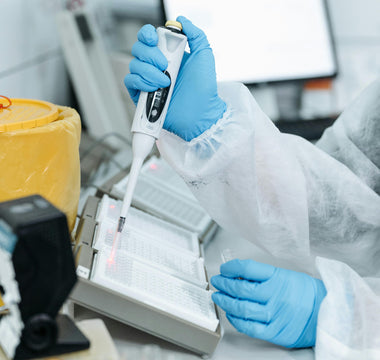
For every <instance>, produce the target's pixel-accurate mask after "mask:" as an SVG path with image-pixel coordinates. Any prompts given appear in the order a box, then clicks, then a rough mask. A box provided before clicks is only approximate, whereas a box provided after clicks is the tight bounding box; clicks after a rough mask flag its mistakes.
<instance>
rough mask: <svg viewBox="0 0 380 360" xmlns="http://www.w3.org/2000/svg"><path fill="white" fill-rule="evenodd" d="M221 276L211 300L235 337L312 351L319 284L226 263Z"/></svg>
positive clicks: (321, 292)
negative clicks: (237, 334)
mask: <svg viewBox="0 0 380 360" xmlns="http://www.w3.org/2000/svg"><path fill="white" fill-rule="evenodd" d="M220 272H221V275H217V276H213V277H212V278H211V283H212V285H213V286H214V287H215V288H216V289H218V290H219V291H220V292H216V293H214V294H213V295H212V299H213V301H214V302H215V304H217V305H218V306H220V307H221V308H222V309H223V310H224V311H225V312H226V316H227V318H228V320H229V321H230V323H231V324H232V325H233V326H234V327H235V328H236V329H237V330H238V331H240V332H242V333H245V334H247V335H249V336H251V337H255V338H259V339H263V340H266V341H270V342H272V343H274V344H277V345H282V346H286V347H289V348H301V347H310V346H314V345H315V339H316V328H317V319H318V311H319V307H320V304H321V302H322V300H323V298H324V297H325V296H326V289H325V287H324V285H323V282H322V281H321V280H318V279H315V278H313V277H311V276H309V275H307V274H303V273H299V272H296V271H291V270H285V269H280V268H276V267H274V266H271V265H267V264H262V263H258V262H256V261H253V260H238V259H235V260H232V261H229V262H227V263H225V264H222V265H221V267H220Z"/></svg>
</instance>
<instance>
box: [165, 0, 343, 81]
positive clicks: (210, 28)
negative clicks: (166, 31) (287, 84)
mask: <svg viewBox="0 0 380 360" xmlns="http://www.w3.org/2000/svg"><path fill="white" fill-rule="evenodd" d="M162 6H163V11H164V15H165V17H166V19H167V20H175V19H176V17H177V16H178V15H184V16H186V17H187V18H189V19H190V20H191V21H192V22H193V23H194V24H195V25H196V26H198V27H200V28H201V29H202V30H204V32H205V33H206V35H207V37H208V39H209V42H210V45H211V47H212V49H213V52H214V55H215V61H216V73H217V79H218V80H219V81H241V82H244V83H246V84H255V83H265V82H277V81H288V80H301V79H316V78H325V77H333V76H335V75H336V73H337V61H336V56H335V51H334V44H333V40H332V34H331V29H330V23H329V17H328V11H327V5H326V3H325V0H234V1H231V0H191V1H189V0H162Z"/></svg>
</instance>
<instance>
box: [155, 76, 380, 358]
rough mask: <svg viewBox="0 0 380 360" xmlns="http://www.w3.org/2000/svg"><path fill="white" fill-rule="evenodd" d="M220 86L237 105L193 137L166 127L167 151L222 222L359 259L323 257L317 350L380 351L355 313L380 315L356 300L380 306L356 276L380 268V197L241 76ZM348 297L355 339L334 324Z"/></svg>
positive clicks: (273, 245) (296, 255) (251, 236)
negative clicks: (270, 111) (289, 124)
mask: <svg viewBox="0 0 380 360" xmlns="http://www.w3.org/2000/svg"><path fill="white" fill-rule="evenodd" d="M218 90H219V94H220V96H221V98H223V100H224V101H225V102H226V104H227V107H228V108H227V111H226V113H225V114H224V116H223V118H222V119H220V120H219V121H218V122H217V123H216V124H215V125H213V126H212V127H211V128H210V129H209V130H207V131H206V132H204V133H203V134H201V135H200V136H198V137H197V138H195V139H193V140H192V141H190V142H186V141H183V140H182V139H180V138H179V137H177V136H175V135H174V134H172V133H169V132H167V131H163V133H162V135H161V137H160V139H159V141H158V143H157V145H158V148H159V150H160V153H161V154H162V156H163V157H164V158H165V159H166V160H167V161H168V162H169V164H170V165H171V166H172V167H173V168H174V169H175V170H176V171H177V172H178V173H179V174H180V175H181V176H182V178H183V179H184V180H185V182H186V183H187V184H188V186H189V188H190V189H191V191H192V192H193V194H194V195H195V196H196V197H197V199H198V200H199V202H200V203H201V205H202V206H203V207H204V208H205V209H206V211H207V212H208V213H209V214H210V216H211V217H212V218H213V219H214V220H215V221H216V222H217V223H218V224H219V225H220V226H222V227H224V228H226V229H228V230H230V231H233V232H235V233H237V234H238V235H240V236H242V237H244V238H246V239H247V240H250V241H252V242H254V243H255V244H256V245H259V246H261V247H262V248H264V249H266V250H267V251H269V252H270V253H272V254H273V255H275V256H278V257H283V258H293V259H296V261H300V262H301V261H302V260H303V259H306V258H308V259H310V260H311V261H312V262H313V263H314V256H315V255H318V256H321V257H325V258H330V259H335V260H338V261H340V263H345V264H347V265H349V266H350V267H351V268H352V269H353V270H351V269H350V268H348V267H346V266H347V265H344V264H343V265H341V266H342V271H339V272H336V271H335V270H336V269H335V268H334V267H329V266H327V265H326V266H325V265H323V262H324V260H320V262H319V264H318V268H319V271H320V274H321V276H322V278H323V281H324V282H325V283H326V287H327V290H328V291H329V293H328V295H327V298H326V301H324V302H323V307H322V310H323V312H322V313H321V318H320V319H319V321H318V329H319V330H318V334H321V335H318V337H319V339H318V343H317V347H316V353H317V354H329V353H330V351H333V350H332V349H331V350H330V348H331V346H332V345H334V346H337V347H338V346H342V347H344V346H346V347H348V348H351V349H355V348H356V347H357V346H358V347H359V348H360V349H362V350H363V351H364V349H366V350H369V348H368V347H367V344H368V345H370V346H372V345H373V346H374V349H372V350H371V351H379V349H380V345H379V343H378V342H376V341H377V340H375V339H373V336H378V334H377V333H376V334H375V332H372V330H371V331H369V332H365V333H362V332H361V328H360V327H358V328H356V326H358V323H357V322H353V321H354V317H352V314H358V316H357V319H359V318H360V316H362V318H361V320H360V321H362V323H371V321H372V320H371V317H372V313H371V311H362V312H360V313H358V312H356V310H355V309H354V308H353V306H354V304H366V305H367V304H370V303H371V304H372V305H373V307H372V308H373V309H374V310H376V311H377V313H379V311H378V309H375V308H376V304H375V303H376V297H374V296H373V293H372V292H371V291H370V290H368V288H366V287H365V285H363V284H364V280H363V279H362V278H360V276H359V275H355V276H354V277H355V279H356V280H357V282H356V283H355V284H357V285H353V283H351V282H350V281H351V280H350V279H351V276H353V275H352V274H353V273H354V271H356V272H357V273H359V274H360V275H361V276H373V277H375V278H379V277H380V197H379V196H378V194H376V192H375V191H374V190H373V189H372V188H371V187H369V186H368V185H367V183H366V182H365V181H362V178H361V177H359V176H357V175H356V174H355V173H354V171H353V170H352V169H350V168H349V167H348V166H346V165H345V164H342V163H341V162H340V161H338V160H337V159H335V158H334V157H332V156H330V155H329V154H328V153H326V152H325V151H322V150H321V149H319V148H317V147H316V146H314V145H312V144H311V143H309V142H307V141H306V140H304V139H302V138H299V137H297V136H293V135H287V134H281V133H280V132H279V131H278V130H277V128H276V127H275V126H274V125H273V123H272V122H271V121H270V119H268V118H267V116H266V115H265V114H264V113H263V112H262V111H261V109H260V108H259V106H258V105H257V103H256V102H255V100H254V99H253V97H252V95H251V94H250V92H249V91H248V89H247V88H246V87H244V86H243V85H242V84H238V83H225V84H219V87H218ZM379 95H380V92H379ZM354 110H355V109H354ZM355 111H356V110H355ZM361 115H362V114H360V111H359V113H356V114H355V116H361ZM379 118H380V114H379ZM379 120H380V119H379ZM367 180H368V179H367ZM231 241H233V239H231ZM325 261H327V260H325ZM348 269H350V270H348ZM305 270H306V269H305ZM338 284H340V285H339V286H338ZM348 285H352V286H348ZM358 289H360V292H359V293H358V292H357V290H358ZM362 289H365V290H366V291H361V290H362ZM367 290H368V291H367ZM353 299H355V303H353V302H352V301H353ZM343 300H344V302H340V301H343ZM336 301H337V302H336ZM343 303H344V304H345V305H344V306H343V307H342V308H341V309H339V310H340V315H339V316H341V317H342V318H343V317H346V322H345V324H346V326H349V327H350V333H349V334H350V335H351V337H350V338H349V339H348V340H347V341H346V342H342V337H341V336H340V331H341V329H340V328H339V329H337V332H336V333H329V332H326V331H325V329H328V328H329V325H326V324H328V323H326V321H329V318H331V317H333V315H334V313H335V312H336V311H337V308H339V306H340V305H341V304H343ZM322 315H323V316H322ZM358 321H359V320H358ZM373 321H375V320H373ZM378 328H379V327H378ZM363 329H364V328H363ZM365 329H367V328H365ZM345 334H348V332H347V331H346V332H345ZM319 358H320V359H322V357H319ZM326 358H327V357H326Z"/></svg>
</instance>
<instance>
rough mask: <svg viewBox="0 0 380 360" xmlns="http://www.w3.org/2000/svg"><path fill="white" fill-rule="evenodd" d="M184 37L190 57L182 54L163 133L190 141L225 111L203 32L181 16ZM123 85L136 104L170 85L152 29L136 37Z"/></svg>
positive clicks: (144, 30) (145, 29)
mask: <svg viewBox="0 0 380 360" xmlns="http://www.w3.org/2000/svg"><path fill="white" fill-rule="evenodd" d="M177 21H179V22H180V23H181V24H182V27H183V33H184V34H185V35H186V36H187V39H188V43H189V47H190V51H191V52H190V54H189V53H187V52H185V54H184V57H183V60H182V63H181V68H180V71H179V73H178V77H177V80H176V84H175V87H174V91H173V95H172V98H171V101H170V105H169V109H168V113H167V115H166V119H165V123H164V129H166V130H168V131H170V132H173V133H174V134H176V135H178V136H180V137H181V138H182V139H184V140H186V141H190V140H192V139H193V138H195V137H197V136H198V135H200V134H202V133H203V132H204V131H206V130H207V129H209V128H210V127H211V126H212V125H213V124H215V123H216V122H217V121H218V120H219V119H220V118H221V117H222V116H223V113H224V111H225V110H226V104H225V103H224V101H223V100H222V99H220V97H219V96H218V92H217V87H216V74H215V62H214V56H213V54H212V50H211V48H210V45H209V43H208V41H207V38H206V35H205V34H204V32H203V31H202V30H200V29H198V28H197V27H195V26H194V25H193V24H192V23H191V22H190V21H189V20H187V19H186V18H185V17H183V16H179V17H178V18H177ZM137 38H138V41H137V42H136V43H135V44H134V45H133V48H132V54H133V55H134V56H135V57H136V58H135V59H133V60H132V61H131V63H130V65H129V69H130V72H131V73H130V74H128V75H127V76H126V77H125V79H124V83H125V86H126V87H127V89H128V91H129V94H130V96H131V98H132V100H133V101H134V102H135V104H136V103H137V101H138V98H139V96H140V91H148V92H151V91H155V90H157V89H158V88H161V87H167V86H169V85H170V80H169V78H168V77H167V76H166V75H164V74H163V71H164V70H165V69H166V67H167V65H168V63H167V60H166V58H165V56H164V55H163V54H162V52H161V51H160V50H159V49H158V48H157V46H156V45H157V42H158V36H157V33H156V29H155V28H154V27H153V26H152V25H145V26H143V27H142V28H141V29H140V31H139V33H138V34H137Z"/></svg>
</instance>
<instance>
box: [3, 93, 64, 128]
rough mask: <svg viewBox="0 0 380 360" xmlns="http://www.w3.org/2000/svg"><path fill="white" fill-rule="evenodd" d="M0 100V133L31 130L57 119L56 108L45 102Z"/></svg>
mask: <svg viewBox="0 0 380 360" xmlns="http://www.w3.org/2000/svg"><path fill="white" fill-rule="evenodd" d="M11 101H12V104H11V105H10V106H8V107H6V106H7V105H9V102H8V100H7V99H3V98H0V104H2V105H3V106H4V108H2V106H0V133H2V132H7V131H14V130H21V129H32V128H35V127H39V126H42V125H46V124H49V123H51V122H53V121H55V120H57V119H58V107H57V106H56V105H54V104H51V103H49V102H47V101H41V100H29V99H11Z"/></svg>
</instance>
